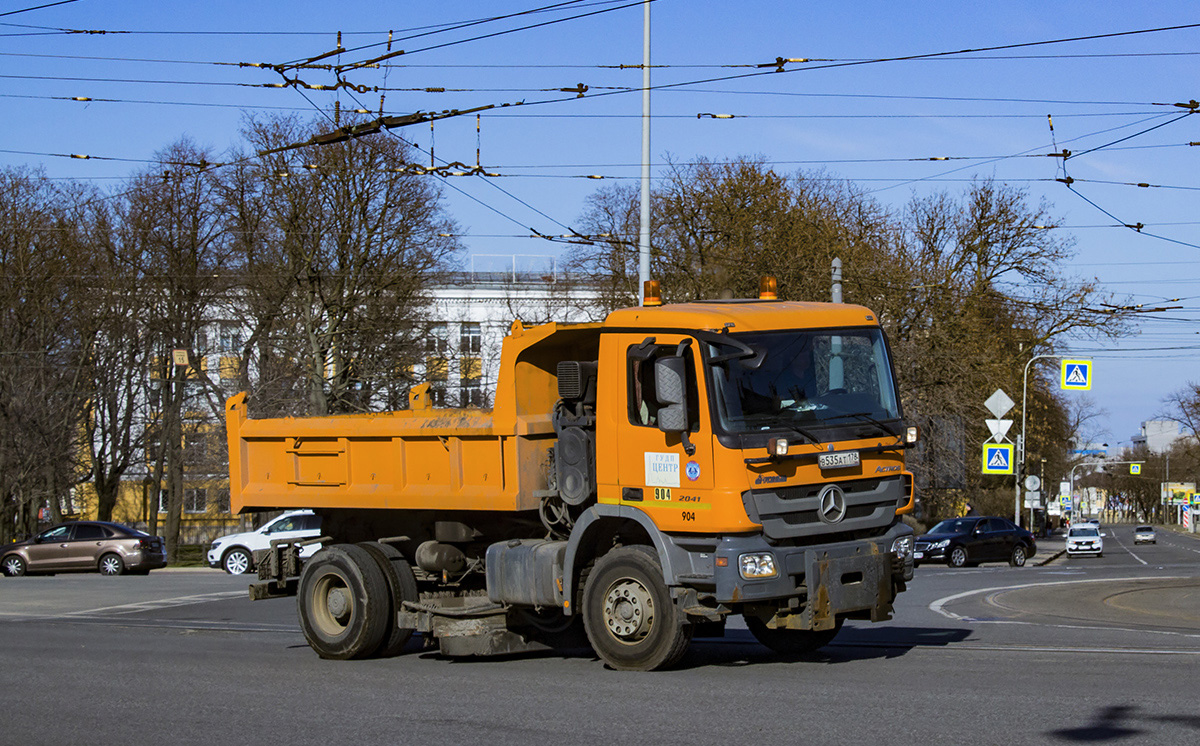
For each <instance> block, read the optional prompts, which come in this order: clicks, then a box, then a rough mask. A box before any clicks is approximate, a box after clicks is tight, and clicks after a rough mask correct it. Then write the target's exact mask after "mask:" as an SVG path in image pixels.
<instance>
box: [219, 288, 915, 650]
mask: <svg viewBox="0 0 1200 746" xmlns="http://www.w3.org/2000/svg"><path fill="white" fill-rule="evenodd" d="M772 282H773V281H772ZM647 285H648V287H647V292H646V301H645V303H644V305H643V306H641V307H635V308H625V309H621V310H617V311H614V312H613V313H611V314H609V315H608V316H607V318H606V319H605V320H604V321H603V322H601V323H584V324H554V323H551V324H544V325H539V326H533V327H528V328H527V327H524V326H523V325H522V324H520V323H519V322H517V323H514V324H513V326H512V330H511V332H510V333H509V335H508V336H507V337H506V338H505V339H504V342H503V346H502V350H501V357H500V366H499V374H498V377H497V386H496V393H495V400H494V407H493V408H492V409H491V410H490V411H488V410H475V409H435V408H433V407H431V406H429V404H428V386H427V385H426V384H422V385H420V386H416V387H414V389H413V390H412V393H411V394H410V405H411V406H410V408H409V409H406V410H402V411H396V412H381V413H376V414H356V415H338V416H330V417H309V418H282V419H250V418H248V417H247V412H246V400H245V394H238V395H236V396H234V397H233V398H231V399H230V400H229V402H228V403H227V408H226V409H227V411H226V415H227V420H228V437H229V464H230V483H231V490H230V492H231V499H232V502H233V505H234V509H235V510H237V511H239V512H240V511H263V510H279V509H285V508H286V509H292V508H311V509H312V510H313V511H315V512H316V513H318V514H319V515H320V516H321V518H322V529H323V534H324V536H322V537H320V538H319V539H316V540H315V541H321V542H322V543H323V544H324V548H322V549H321V550H320V551H319V552H317V553H316V554H314V555H313V556H312V557H311V558H310V559H308V560H306V561H304V562H303V563H301V560H300V559H299V547H298V546H297V545H296V544H295V543H289V542H286V541H285V542H280V543H276V544H275V545H273V546H272V548H271V549H270V550H266V551H265V552H262V553H260V554H261V556H259V557H257V558H256V564H257V566H258V568H259V578H260V581H261V582H259V583H256V584H254V585H252V586H251V589H250V591H251V597H252V598H271V597H279V596H290V595H296V596H297V602H298V607H299V616H300V625H301V628H302V629H303V632H304V635H305V638H306V639H307V640H308V643H309V645H311V646H312V648H313V650H315V651H316V652H317V654H318V655H320V656H321V657H323V658H336V659H346V658H364V657H372V656H387V655H393V654H396V653H398V652H399V651H400V650H401V649H402V648H404V646H405V644H406V643H407V642H408V640H409V638H410V636H411V635H412V634H413V633H414V632H420V633H422V634H423V635H425V636H426V638H427V640H428V641H429V644H434V643H436V645H437V646H438V648H439V649H440V652H441V653H442V654H445V655H449V656H469V655H489V654H508V653H515V652H521V651H526V650H535V649H544V648H545V647H547V646H551V647H553V646H579V645H590V646H591V648H592V649H593V650H594V651H595V653H596V655H598V656H599V657H600V658H601V659H602V660H603V661H604V662H605V663H606V664H608V665H609V666H611V667H613V668H616V669H623V670H653V669H658V668H663V667H667V666H670V665H671V664H673V663H675V662H677V661H678V660H679V658H680V657H681V656H682V655H683V654H684V652H685V651H686V649H687V647H688V644H689V642H690V641H691V638H692V636H693V634H697V633H699V634H705V635H710V636H711V635H716V634H720V633H721V632H722V631H723V629H724V625H725V621H726V620H727V619H728V618H729V617H730V616H731V615H741V616H742V617H744V619H745V623H746V625H747V627H749V629H750V631H751V632H752V633H753V634H754V636H755V637H756V638H757V639H758V640H759V641H761V642H762V643H764V644H765V645H767V646H768V647H770V648H771V649H773V650H775V651H778V652H779V653H782V654H793V655H794V654H799V653H803V652H807V651H811V650H815V649H816V648H819V647H821V646H823V645H825V644H827V643H828V642H829V641H831V640H832V639H833V637H834V636H835V635H836V634H837V632H838V630H839V629H840V628H841V626H842V623H843V622H844V621H845V620H847V619H862V620H870V621H882V620H886V619H890V618H891V614H892V604H893V602H894V600H895V598H896V595H897V594H898V593H899V592H901V591H903V590H904V589H905V583H906V581H909V580H911V579H912V573H913V556H912V549H913V535H912V530H911V529H910V528H909V527H908V526H906V525H905V524H904V523H903V522H902V521H901V520H900V516H901V514H903V513H905V512H907V511H909V510H911V509H912V506H913V479H912V475H911V473H909V472H908V471H907V470H906V469H905V467H904V454H905V451H906V449H908V448H910V447H912V446H913V445H914V444H915V443H916V441H917V430H916V428H915V427H910V426H908V425H907V423H906V422H905V420H904V418H903V413H902V411H901V404H900V397H899V395H898V392H897V389H896V385H895V381H894V376H893V371H892V363H891V359H890V356H889V351H888V345H887V340H886V338H885V335H884V333H883V330H882V329H881V328H880V325H879V322H878V320H877V319H876V317H875V315H874V314H872V312H871V311H869V310H868V309H866V308H863V307H861V306H855V305H843V304H832V303H802V302H785V301H779V300H775V299H774V297H773V296H774V293H770V292H764V293H762V294H761V295H762V296H763V297H760V298H757V299H747V300H721V301H711V302H689V303H679V304H669V305H663V304H662V303H661V300H660V298H659V295H658V292H657V288H656V283H647ZM764 286H765V287H769V283H766V282H764Z"/></svg>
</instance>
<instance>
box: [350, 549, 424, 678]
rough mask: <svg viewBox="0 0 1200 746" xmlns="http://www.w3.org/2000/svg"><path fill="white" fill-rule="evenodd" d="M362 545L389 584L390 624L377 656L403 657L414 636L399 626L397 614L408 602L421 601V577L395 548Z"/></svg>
mask: <svg viewBox="0 0 1200 746" xmlns="http://www.w3.org/2000/svg"><path fill="white" fill-rule="evenodd" d="M358 546H360V547H362V548H363V549H365V550H366V551H367V554H369V555H371V558H372V559H374V560H375V564H376V565H378V566H379V570H380V572H382V573H383V577H384V580H386V581H387V586H388V603H387V609H385V610H384V613H385V614H386V621H385V622H384V632H383V639H382V640H381V641H380V643H379V648H378V649H377V650H376V651H375V653H374V655H376V656H379V657H381V658H390V657H391V656H393V655H397V654H399V652H400V651H401V650H403V649H404V646H405V645H407V644H408V640H409V638H410V637H412V634H413V630H412V628H410V627H399V626H397V625H396V612H398V611H400V609H401V607H402V604H403V603H404V602H405V601H417V600H419V599H420V594H419V593H418V591H417V578H416V576H415V575H413V571H412V567H411V566H410V565H409V564H408V560H406V559H404V555H402V554H400V551H399V550H398V549H396V548H395V547H393V546H390V545H388V544H382V543H380V542H378V541H364V542H362V543H361V544H359V545H358Z"/></svg>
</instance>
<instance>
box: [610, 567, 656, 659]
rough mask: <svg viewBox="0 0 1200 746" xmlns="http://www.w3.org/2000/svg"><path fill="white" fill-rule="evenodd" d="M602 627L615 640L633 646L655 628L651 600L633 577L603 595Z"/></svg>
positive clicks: (616, 584) (648, 593)
mask: <svg viewBox="0 0 1200 746" xmlns="http://www.w3.org/2000/svg"><path fill="white" fill-rule="evenodd" d="M604 626H605V627H606V628H607V629H608V631H609V632H610V633H611V634H612V636H613V637H615V638H616V639H617V640H619V641H621V642H623V643H625V644H627V645H633V644H636V643H638V642H641V641H642V640H644V639H646V636H647V635H649V634H650V630H651V628H653V626H654V598H653V597H652V596H651V595H650V591H649V590H648V589H647V588H646V586H644V585H642V584H641V583H640V582H638V581H637V580H635V579H633V578H621V579H620V580H617V581H616V582H614V583H613V584H612V585H610V586H609V587H608V590H607V591H606V592H605V594H604Z"/></svg>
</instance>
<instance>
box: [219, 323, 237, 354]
mask: <svg viewBox="0 0 1200 746" xmlns="http://www.w3.org/2000/svg"><path fill="white" fill-rule="evenodd" d="M220 330H221V343H220V344H221V346H220V348H219V351H220V352H241V351H242V328H241V327H240V326H238V325H237V324H235V323H232V322H222V323H221V326H220Z"/></svg>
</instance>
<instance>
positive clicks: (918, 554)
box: [913, 552, 925, 559]
mask: <svg viewBox="0 0 1200 746" xmlns="http://www.w3.org/2000/svg"><path fill="white" fill-rule="evenodd" d="M913 559H925V553H924V552H913Z"/></svg>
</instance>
